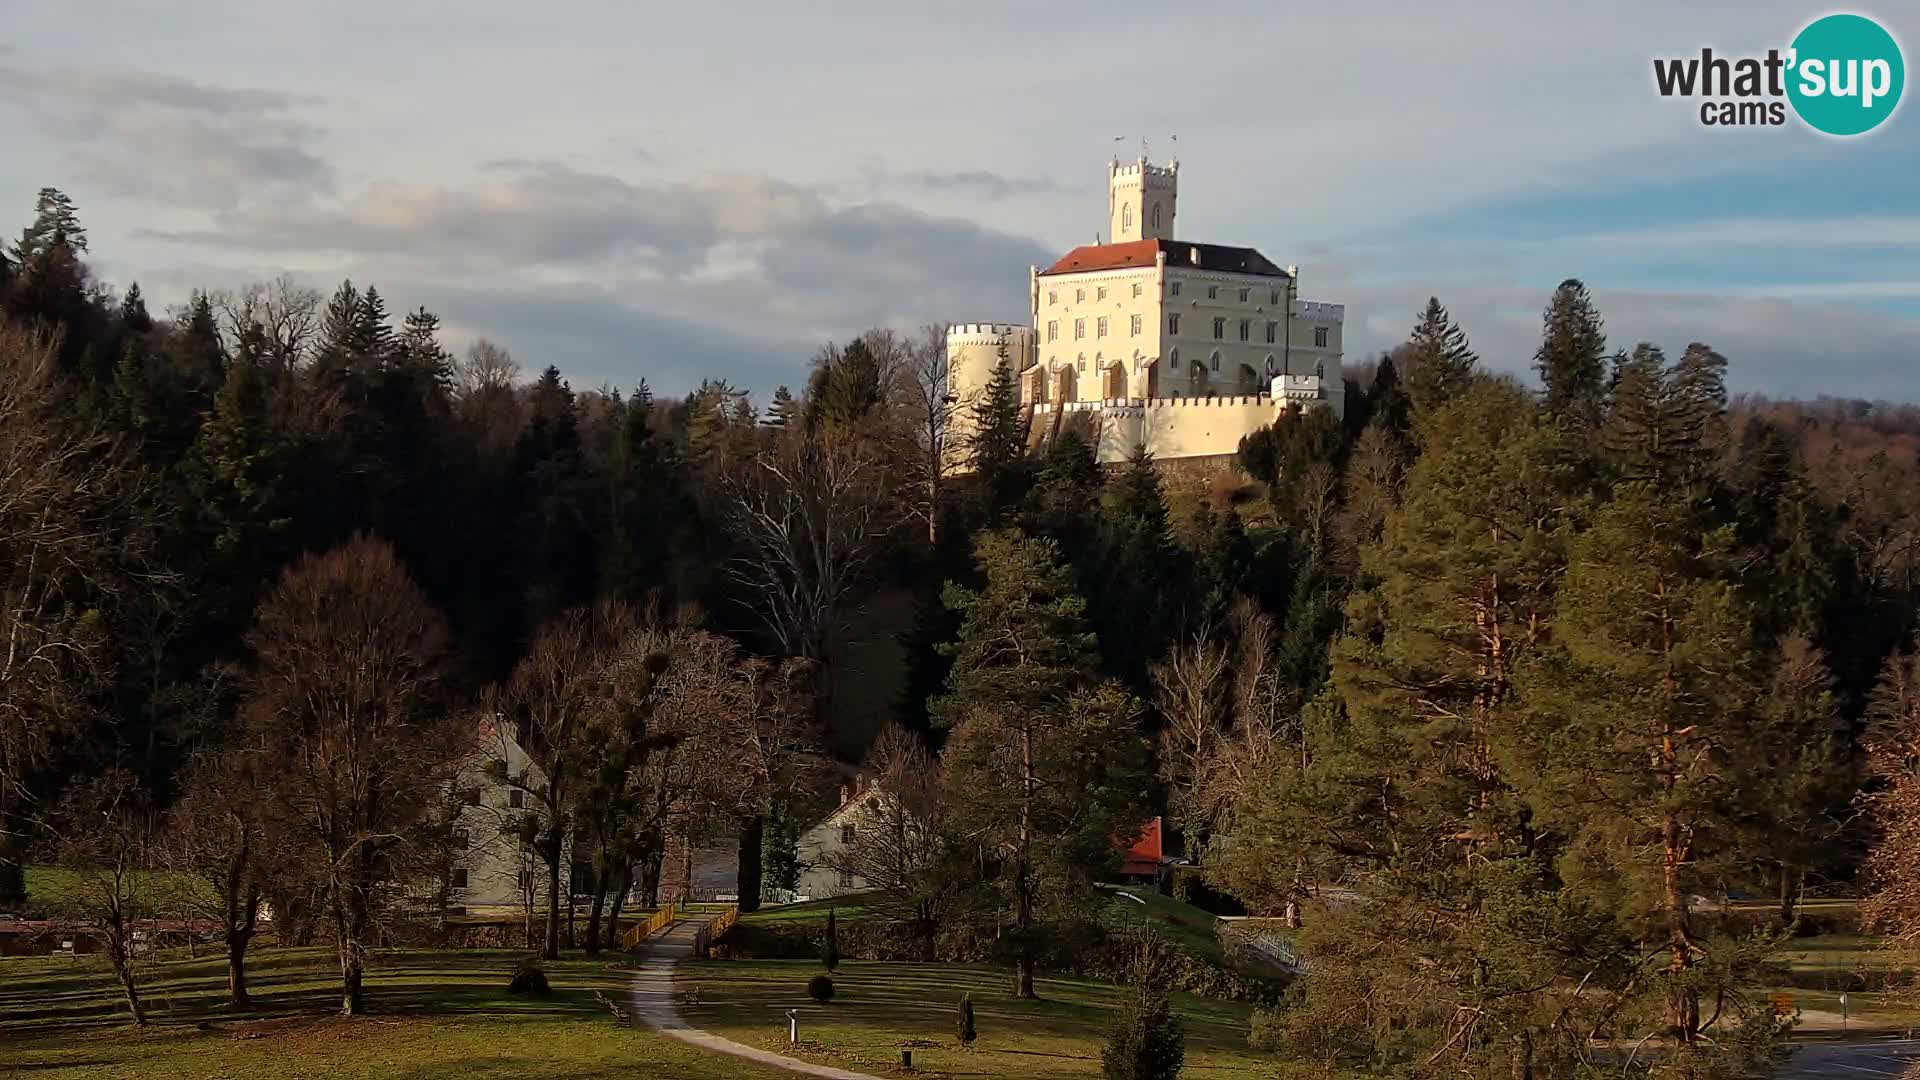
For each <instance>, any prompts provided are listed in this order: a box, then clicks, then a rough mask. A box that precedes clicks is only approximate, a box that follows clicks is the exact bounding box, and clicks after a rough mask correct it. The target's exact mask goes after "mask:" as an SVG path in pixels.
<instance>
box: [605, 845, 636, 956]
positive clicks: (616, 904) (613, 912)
mask: <svg viewBox="0 0 1920 1080" xmlns="http://www.w3.org/2000/svg"><path fill="white" fill-rule="evenodd" d="M613 884H614V889H613V902H612V903H611V904H609V905H608V906H607V947H608V948H614V947H616V946H618V945H619V944H620V909H621V908H623V907H625V906H626V903H627V890H628V889H631V888H632V887H633V864H632V863H621V864H620V869H619V871H618V872H616V873H615V874H614V875H613Z"/></svg>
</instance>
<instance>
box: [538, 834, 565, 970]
mask: <svg viewBox="0 0 1920 1080" xmlns="http://www.w3.org/2000/svg"><path fill="white" fill-rule="evenodd" d="M540 958H541V959H542V960H558V959H560V859H559V858H558V857H557V856H556V857H554V858H551V859H548V860H547V938H546V941H545V942H543V943H542V944H541V947H540Z"/></svg>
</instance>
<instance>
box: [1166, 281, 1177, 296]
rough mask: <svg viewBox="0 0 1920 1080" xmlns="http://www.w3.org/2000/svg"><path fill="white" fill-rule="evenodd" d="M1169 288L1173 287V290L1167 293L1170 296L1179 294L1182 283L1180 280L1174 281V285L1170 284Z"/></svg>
mask: <svg viewBox="0 0 1920 1080" xmlns="http://www.w3.org/2000/svg"><path fill="white" fill-rule="evenodd" d="M1168 288H1169V289H1171V290H1172V291H1171V292H1169V293H1168V294H1167V295H1169V296H1179V295H1180V283H1179V282H1177V281H1176V282H1174V283H1173V284H1172V285H1170V286H1168Z"/></svg>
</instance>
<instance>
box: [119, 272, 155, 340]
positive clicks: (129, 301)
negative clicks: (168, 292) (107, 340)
mask: <svg viewBox="0 0 1920 1080" xmlns="http://www.w3.org/2000/svg"><path fill="white" fill-rule="evenodd" d="M120 322H121V325H123V326H125V327H126V328H127V330H128V332H130V333H134V334H144V333H146V332H147V331H149V330H152V329H153V316H152V315H150V314H148V313H147V300H146V297H144V296H142V295H141V294H140V283H139V282H137V281H136V282H134V283H133V284H131V285H129V286H127V295H126V296H124V297H122V298H121V300H120Z"/></svg>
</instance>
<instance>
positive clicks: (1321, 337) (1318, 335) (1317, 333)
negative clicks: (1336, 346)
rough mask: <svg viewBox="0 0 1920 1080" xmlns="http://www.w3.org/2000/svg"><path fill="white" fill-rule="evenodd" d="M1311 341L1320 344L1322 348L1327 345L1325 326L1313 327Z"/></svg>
mask: <svg viewBox="0 0 1920 1080" xmlns="http://www.w3.org/2000/svg"><path fill="white" fill-rule="evenodd" d="M1313 343H1314V344H1315V345H1318V346H1320V347H1321V348H1323V349H1324V348H1326V347H1327V328H1326V327H1324V326H1316V327H1314V328H1313Z"/></svg>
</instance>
